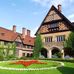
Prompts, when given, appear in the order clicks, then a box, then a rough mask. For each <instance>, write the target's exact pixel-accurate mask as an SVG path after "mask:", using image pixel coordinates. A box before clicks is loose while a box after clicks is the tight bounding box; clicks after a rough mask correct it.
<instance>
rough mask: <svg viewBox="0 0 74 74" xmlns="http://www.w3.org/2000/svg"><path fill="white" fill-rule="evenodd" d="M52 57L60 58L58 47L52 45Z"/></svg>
mask: <svg viewBox="0 0 74 74" xmlns="http://www.w3.org/2000/svg"><path fill="white" fill-rule="evenodd" d="M52 58H61V52H60V49H58V48H56V47H53V48H52Z"/></svg>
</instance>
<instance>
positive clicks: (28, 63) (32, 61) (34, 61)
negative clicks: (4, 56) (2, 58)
mask: <svg viewBox="0 0 74 74" xmlns="http://www.w3.org/2000/svg"><path fill="white" fill-rule="evenodd" d="M12 64H22V65H24V66H26V67H27V66H30V65H31V64H47V63H44V62H40V61H38V60H30V61H24V60H21V61H17V62H14V63H12Z"/></svg>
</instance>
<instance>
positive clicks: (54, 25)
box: [50, 23, 58, 28]
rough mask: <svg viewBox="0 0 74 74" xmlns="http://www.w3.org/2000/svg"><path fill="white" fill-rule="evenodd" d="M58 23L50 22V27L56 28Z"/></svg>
mask: <svg viewBox="0 0 74 74" xmlns="http://www.w3.org/2000/svg"><path fill="white" fill-rule="evenodd" d="M57 25H58V24H57V23H53V24H50V28H56V27H57Z"/></svg>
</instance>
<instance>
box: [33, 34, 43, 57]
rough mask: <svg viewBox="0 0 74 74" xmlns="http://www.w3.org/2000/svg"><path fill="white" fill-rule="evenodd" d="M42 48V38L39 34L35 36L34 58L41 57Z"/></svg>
mask: <svg viewBox="0 0 74 74" xmlns="http://www.w3.org/2000/svg"><path fill="white" fill-rule="evenodd" d="M41 48H42V40H41V35H40V34H37V36H36V38H35V47H34V51H33V53H34V58H39V53H40V51H41Z"/></svg>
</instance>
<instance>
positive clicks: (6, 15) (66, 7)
mask: <svg viewBox="0 0 74 74" xmlns="http://www.w3.org/2000/svg"><path fill="white" fill-rule="evenodd" d="M58 4H61V5H62V13H63V14H64V15H65V16H66V17H67V18H68V19H69V20H70V21H71V22H73V21H74V0H0V26H1V27H4V28H7V29H12V26H13V25H16V29H17V32H20V33H22V28H23V27H24V28H27V29H30V30H31V35H32V36H34V34H35V32H36V31H37V29H38V27H39V26H40V24H41V22H42V21H43V19H44V17H45V16H46V14H47V12H48V10H49V9H50V7H51V6H52V5H54V6H55V7H57V5H58Z"/></svg>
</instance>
